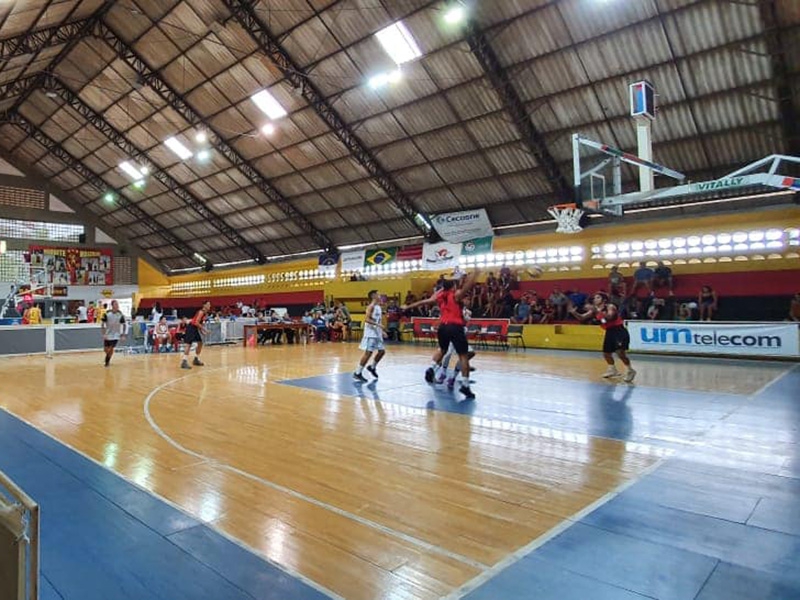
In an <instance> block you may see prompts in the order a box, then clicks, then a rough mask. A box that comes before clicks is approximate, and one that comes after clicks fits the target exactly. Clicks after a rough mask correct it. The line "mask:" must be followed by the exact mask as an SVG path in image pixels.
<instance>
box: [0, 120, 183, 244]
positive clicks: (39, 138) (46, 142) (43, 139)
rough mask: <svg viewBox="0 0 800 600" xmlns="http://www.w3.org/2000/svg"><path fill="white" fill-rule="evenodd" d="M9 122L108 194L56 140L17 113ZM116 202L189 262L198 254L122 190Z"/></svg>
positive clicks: (108, 188) (99, 182) (94, 177)
mask: <svg viewBox="0 0 800 600" xmlns="http://www.w3.org/2000/svg"><path fill="white" fill-rule="evenodd" d="M7 120H8V122H9V123H11V124H13V125H16V126H17V127H19V128H20V129H22V131H24V132H25V134H26V135H27V136H28V137H29V138H30V139H32V140H34V141H35V142H37V143H38V144H39V145H41V146H42V147H43V148H45V149H46V150H47V151H48V152H49V153H50V154H52V155H53V156H55V157H56V158H57V159H59V160H60V161H61V162H62V163H64V164H65V165H66V166H67V167H69V168H70V169H71V170H73V171H75V173H77V174H78V175H80V176H81V177H82V178H83V179H84V180H85V181H86V183H88V184H89V185H91V186H92V187H93V188H95V189H96V190H97V191H98V192H99V193H101V194H105V193H107V192H108V191H109V190H110V189H111V186H109V185H108V184H107V183H106V182H105V181H103V179H102V178H100V176H99V175H97V173H95V172H94V171H92V170H91V169H89V168H88V167H87V166H86V165H84V164H83V163H82V162H80V161H79V160H78V159H76V158H75V157H74V156H72V155H71V154H70V153H69V152H67V151H66V150H65V149H64V148H63V147H62V146H61V144H59V143H58V142H56V141H55V140H54V139H53V138H51V137H50V136H48V135H47V134H46V133H44V132H43V131H41V130H40V129H39V128H38V127H36V126H35V125H34V124H33V123H31V122H30V121H28V120H27V119H26V118H25V117H23V116H22V115H20V114H19V113H14V114H11V115H9V116H8V119H7ZM115 196H116V201H117V202H119V203H120V204H121V205H122V206H123V208H124V209H125V211H126V212H127V213H128V214H130V215H131V216H132V217H134V218H135V219H136V220H137V221H139V222H141V224H142V225H144V226H145V227H147V229H148V230H150V232H151V233H154V234H156V235H158V236H160V237H162V238H164V239H165V240H167V241H168V242H169V243H170V244H172V245H173V246H174V247H175V248H176V249H178V250H179V251H181V252H182V253H183V254H184V255H185V256H187V257H189V258H193V257H194V254H195V253H196V251H195V250H194V249H193V248H191V247H190V246H189V245H188V244H187V243H186V242H184V241H183V240H181V239H179V238H178V237H176V236H175V235H174V234H173V233H172V232H171V231H169V230H168V229H166V228H165V227H164V226H162V225H161V224H160V223H158V221H156V220H155V219H154V218H153V217H151V216H150V215H148V214H147V213H146V212H145V211H143V210H142V209H141V208H139V207H138V206H137V205H136V204H135V203H133V202H131V201H130V200H128V199H127V198H126V197H125V196H124V195H123V194H122V193H121V191H119V190H116V191H115Z"/></svg>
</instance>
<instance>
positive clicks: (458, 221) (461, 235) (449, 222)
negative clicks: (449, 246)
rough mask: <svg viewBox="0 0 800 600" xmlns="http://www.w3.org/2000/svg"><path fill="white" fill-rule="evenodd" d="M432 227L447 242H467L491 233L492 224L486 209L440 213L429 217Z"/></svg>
mask: <svg viewBox="0 0 800 600" xmlns="http://www.w3.org/2000/svg"><path fill="white" fill-rule="evenodd" d="M431 222H432V223H433V227H434V229H436V232H437V233H438V234H439V235H440V236H442V239H443V240H445V241H447V242H457V243H461V242H467V241H469V240H474V239H476V238H482V237H488V236H491V235H492V233H493V232H492V224H491V222H490V221H489V215H488V214H486V209H483V208H477V209H475V210H462V211H460V212H452V213H442V214H441V215H436V216H435V217H433V218H432V219H431Z"/></svg>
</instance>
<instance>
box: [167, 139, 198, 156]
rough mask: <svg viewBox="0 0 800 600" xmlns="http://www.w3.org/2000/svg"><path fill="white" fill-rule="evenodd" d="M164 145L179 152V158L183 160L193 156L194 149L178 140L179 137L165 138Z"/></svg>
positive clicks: (176, 152)
mask: <svg viewBox="0 0 800 600" xmlns="http://www.w3.org/2000/svg"><path fill="white" fill-rule="evenodd" d="M164 145H165V146H166V147H167V148H169V149H170V150H172V151H173V152H174V153H175V154H177V155H178V158H180V159H181V160H186V159H188V158H191V157H192V151H191V150H189V149H188V148H187V147H186V146H184V145H183V144H182V143H181V142H180V141H178V138H176V137H174V136H173V137H168V138H167V139H166V140H164Z"/></svg>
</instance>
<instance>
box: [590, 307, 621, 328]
mask: <svg viewBox="0 0 800 600" xmlns="http://www.w3.org/2000/svg"><path fill="white" fill-rule="evenodd" d="M596 316H597V320H598V321H600V327H602V328H603V329H604V330H605V329H612V328H614V327H622V326H624V325H625V320H624V319H623V318H622V317H621V316H620V314H619V313H618V312H617V313H614V316H613V317H611V318H609V317H608V316H607V314H606V313H605V312H604V311H598V312H597V315H596Z"/></svg>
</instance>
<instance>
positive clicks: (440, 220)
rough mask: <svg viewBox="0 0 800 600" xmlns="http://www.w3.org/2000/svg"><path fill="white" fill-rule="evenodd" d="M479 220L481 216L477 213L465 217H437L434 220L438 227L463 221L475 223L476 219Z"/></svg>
mask: <svg viewBox="0 0 800 600" xmlns="http://www.w3.org/2000/svg"><path fill="white" fill-rule="evenodd" d="M480 218H481V215H479V214H478V213H470V214H466V215H439V216H438V217H436V218H435V219H434V220H435V221H436V222H437V223H438V224H439V225H443V224H445V223H464V222H465V221H475V220H476V219H480Z"/></svg>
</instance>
